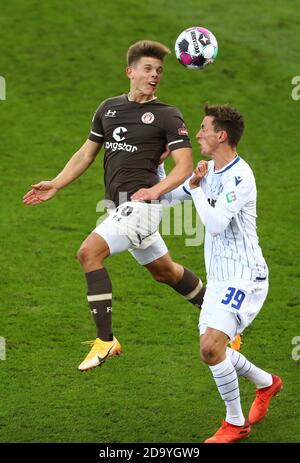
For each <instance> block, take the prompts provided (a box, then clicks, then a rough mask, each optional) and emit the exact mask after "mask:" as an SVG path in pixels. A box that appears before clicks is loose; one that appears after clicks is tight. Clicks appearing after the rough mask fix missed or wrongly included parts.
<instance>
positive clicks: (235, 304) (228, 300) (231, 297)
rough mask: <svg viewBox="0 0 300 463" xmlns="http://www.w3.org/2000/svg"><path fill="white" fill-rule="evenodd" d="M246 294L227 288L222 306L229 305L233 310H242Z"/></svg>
mask: <svg viewBox="0 0 300 463" xmlns="http://www.w3.org/2000/svg"><path fill="white" fill-rule="evenodd" d="M245 297H246V294H245V293H243V291H241V290H239V289H236V288H232V287H231V286H230V287H229V288H227V292H226V294H225V297H224V299H222V301H221V302H222V304H225V305H229V304H230V307H232V308H233V309H236V310H239V309H240V308H241V305H242V303H243V300H244V299H245Z"/></svg>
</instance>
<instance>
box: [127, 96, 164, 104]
mask: <svg viewBox="0 0 300 463" xmlns="http://www.w3.org/2000/svg"><path fill="white" fill-rule="evenodd" d="M126 96H127V100H128V101H130V103H138V104H145V103H150V102H151V101H155V100H157V96H155V97H154V98H152V100H147V101H134V100H131V99H130V98H129V94H127V95H126Z"/></svg>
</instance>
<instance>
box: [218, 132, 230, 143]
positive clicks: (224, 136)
mask: <svg viewBox="0 0 300 463" xmlns="http://www.w3.org/2000/svg"><path fill="white" fill-rule="evenodd" d="M218 138H219V142H220V143H224V142H225V141H227V140H228V135H227V132H226V130H220V132H219V133H218Z"/></svg>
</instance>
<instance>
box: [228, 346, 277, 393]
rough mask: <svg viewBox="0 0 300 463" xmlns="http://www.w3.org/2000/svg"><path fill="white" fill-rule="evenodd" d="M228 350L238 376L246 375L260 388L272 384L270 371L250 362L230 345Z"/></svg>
mask: <svg viewBox="0 0 300 463" xmlns="http://www.w3.org/2000/svg"><path fill="white" fill-rule="evenodd" d="M226 352H227V355H228V356H229V358H230V360H231V363H232V365H233V367H234V368H235V371H236V372H237V375H238V376H244V377H245V378H247V379H249V381H252V383H254V384H255V385H256V387H257V388H258V389H261V388H263V387H268V386H271V384H272V383H273V378H272V375H271V374H270V373H267V372H266V371H264V370H261V369H260V368H258V367H257V366H255V365H254V364H253V363H251V362H249V360H248V359H246V357H245V356H244V355H243V354H241V353H240V352H237V351H236V350H234V349H231V348H230V347H227V351H226Z"/></svg>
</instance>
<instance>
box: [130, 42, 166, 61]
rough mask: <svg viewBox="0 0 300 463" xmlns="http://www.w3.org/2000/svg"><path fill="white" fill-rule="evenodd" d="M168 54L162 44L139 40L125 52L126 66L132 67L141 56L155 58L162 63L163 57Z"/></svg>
mask: <svg viewBox="0 0 300 463" xmlns="http://www.w3.org/2000/svg"><path fill="white" fill-rule="evenodd" d="M168 53H170V50H169V49H168V48H167V47H165V45H163V44H162V43H159V42H153V41H152V40H141V41H140V42H136V43H134V44H133V45H131V47H129V49H128V51H127V64H128V66H132V64H134V63H136V62H137V61H138V60H139V59H140V58H142V57H143V56H149V57H151V58H157V59H160V60H161V61H163V59H164V57H165V56H166V55H167V54H168Z"/></svg>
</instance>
